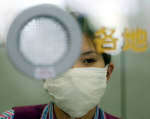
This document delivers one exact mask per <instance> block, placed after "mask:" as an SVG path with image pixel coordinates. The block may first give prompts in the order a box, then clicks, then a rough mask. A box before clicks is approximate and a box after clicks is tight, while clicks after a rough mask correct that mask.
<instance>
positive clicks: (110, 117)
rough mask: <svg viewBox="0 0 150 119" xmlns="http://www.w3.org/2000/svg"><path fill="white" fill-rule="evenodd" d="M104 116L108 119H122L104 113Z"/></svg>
mask: <svg viewBox="0 0 150 119" xmlns="http://www.w3.org/2000/svg"><path fill="white" fill-rule="evenodd" d="M104 114H105V117H106V119H120V118H118V117H115V116H113V115H111V114H109V113H107V112H104Z"/></svg>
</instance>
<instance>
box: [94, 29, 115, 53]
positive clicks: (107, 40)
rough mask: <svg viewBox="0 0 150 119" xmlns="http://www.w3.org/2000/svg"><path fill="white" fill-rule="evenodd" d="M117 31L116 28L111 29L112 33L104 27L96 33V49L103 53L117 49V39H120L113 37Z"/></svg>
mask: <svg viewBox="0 0 150 119" xmlns="http://www.w3.org/2000/svg"><path fill="white" fill-rule="evenodd" d="M114 33H115V30H114V29H110V33H109V34H108V33H107V29H106V28H102V29H100V30H98V31H97V32H96V33H95V40H94V43H95V45H96V50H97V52H99V53H103V52H105V51H112V50H116V48H117V44H116V41H117V40H118V39H116V38H113V34H114ZM110 44H111V45H113V47H104V45H110Z"/></svg>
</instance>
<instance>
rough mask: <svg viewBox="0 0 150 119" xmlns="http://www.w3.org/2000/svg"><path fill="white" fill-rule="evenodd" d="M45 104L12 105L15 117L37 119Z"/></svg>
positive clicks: (16, 118) (18, 118)
mask: <svg viewBox="0 0 150 119" xmlns="http://www.w3.org/2000/svg"><path fill="white" fill-rule="evenodd" d="M45 105H46V104H41V105H30V106H19V107H13V108H12V109H13V110H14V113H15V115H14V118H15V119H20V118H21V119H34V118H35V119H37V118H40V116H41V113H42V111H43V108H44V107H45Z"/></svg>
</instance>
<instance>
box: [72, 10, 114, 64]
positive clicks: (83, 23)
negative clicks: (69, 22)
mask: <svg viewBox="0 0 150 119" xmlns="http://www.w3.org/2000/svg"><path fill="white" fill-rule="evenodd" d="M71 14H72V15H73V16H74V17H75V19H76V20H77V21H78V23H79V26H80V27H81V30H82V32H83V33H85V34H86V35H87V36H88V37H90V38H91V39H94V30H92V28H91V27H90V25H89V23H88V20H87V18H86V17H85V16H84V15H76V14H75V13H71ZM102 57H103V59H104V62H105V65H107V64H110V62H111V55H109V54H106V53H102Z"/></svg>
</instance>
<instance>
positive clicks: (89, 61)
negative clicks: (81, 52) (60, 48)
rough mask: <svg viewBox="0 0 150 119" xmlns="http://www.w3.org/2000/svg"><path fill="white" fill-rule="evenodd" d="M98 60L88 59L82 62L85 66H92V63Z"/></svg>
mask: <svg viewBox="0 0 150 119" xmlns="http://www.w3.org/2000/svg"><path fill="white" fill-rule="evenodd" d="M96 61H97V60H96V59H95V58H87V59H84V60H83V61H82V62H83V63H84V64H92V63H95V62H96Z"/></svg>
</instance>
